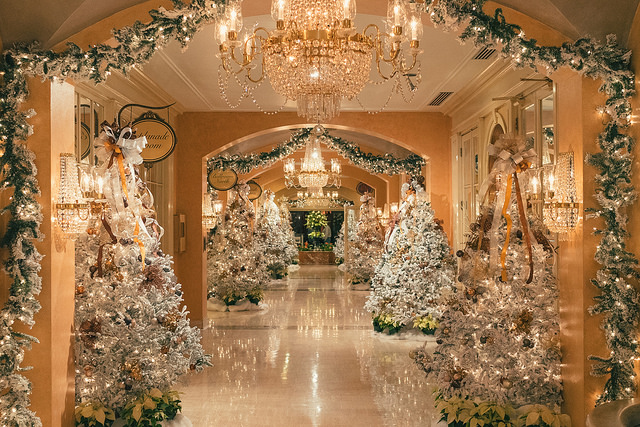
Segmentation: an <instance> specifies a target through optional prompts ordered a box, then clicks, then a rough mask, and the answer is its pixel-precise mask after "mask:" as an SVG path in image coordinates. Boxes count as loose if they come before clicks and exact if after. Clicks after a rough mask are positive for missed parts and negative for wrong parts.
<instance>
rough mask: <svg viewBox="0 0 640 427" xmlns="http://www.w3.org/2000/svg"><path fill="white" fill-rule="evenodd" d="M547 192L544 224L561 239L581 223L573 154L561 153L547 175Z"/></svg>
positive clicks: (543, 209) (543, 211) (544, 206)
mask: <svg viewBox="0 0 640 427" xmlns="http://www.w3.org/2000/svg"><path fill="white" fill-rule="evenodd" d="M546 175H547V176H546V177H545V180H546V181H547V189H548V190H547V192H546V196H547V197H545V201H544V205H543V208H542V217H543V220H544V224H545V225H546V226H547V228H549V230H550V231H551V232H554V233H560V236H561V238H563V239H564V238H565V237H566V233H569V232H570V231H572V230H574V229H575V228H576V226H577V225H578V222H579V221H580V204H581V201H580V200H578V196H577V193H576V180H575V169H574V159H573V152H569V153H559V154H558V162H557V164H556V166H555V173H554V171H553V168H549V170H548V172H547V173H546Z"/></svg>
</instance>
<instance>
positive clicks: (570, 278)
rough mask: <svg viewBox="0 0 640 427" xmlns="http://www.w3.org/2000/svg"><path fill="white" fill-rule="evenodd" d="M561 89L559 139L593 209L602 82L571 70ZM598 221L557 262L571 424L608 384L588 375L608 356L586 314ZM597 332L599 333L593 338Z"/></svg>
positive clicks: (564, 246) (561, 77)
mask: <svg viewBox="0 0 640 427" xmlns="http://www.w3.org/2000/svg"><path fill="white" fill-rule="evenodd" d="M553 78H554V81H555V82H556V84H557V94H556V100H557V108H558V115H557V129H558V131H557V139H558V144H559V146H558V149H559V151H560V152H564V151H569V150H573V152H574V155H575V159H576V162H575V164H576V184H577V190H578V194H579V195H584V208H589V207H594V206H595V200H594V198H593V197H591V195H592V194H594V176H595V173H596V171H595V169H593V168H592V167H590V166H584V165H583V162H582V161H581V160H582V159H584V156H585V154H586V153H588V152H595V151H597V146H596V137H597V135H598V133H599V132H600V131H601V130H602V123H601V121H600V118H599V117H598V115H597V114H596V112H595V108H596V106H597V105H600V104H601V103H602V102H603V98H602V95H600V94H599V93H598V92H597V90H598V87H599V85H600V83H599V82H596V81H593V80H591V79H584V78H582V77H580V76H579V75H577V74H576V73H573V72H571V71H568V70H563V71H561V72H558V73H556V74H554V76H553ZM599 222H600V221H599V220H587V221H583V222H582V223H581V224H580V225H579V227H578V229H577V230H576V231H575V232H574V233H572V234H571V236H570V239H569V240H568V241H567V242H561V244H560V250H559V260H558V284H559V290H560V301H559V304H560V317H561V342H562V351H563V364H564V366H563V378H564V385H565V411H566V412H567V413H569V414H570V415H571V418H572V421H573V425H584V423H585V417H586V415H587V414H588V413H589V412H590V411H591V410H592V409H593V407H594V404H595V396H596V395H597V394H598V393H600V392H602V388H603V385H604V380H603V379H602V378H596V377H593V376H591V375H590V370H591V362H590V361H588V360H587V358H588V356H589V355H591V354H597V355H601V356H606V355H607V353H608V351H607V348H606V343H605V340H604V336H603V334H602V331H601V330H600V329H599V323H600V321H601V318H600V317H593V316H591V315H590V314H589V313H588V312H587V308H588V307H589V306H591V305H592V303H593V297H594V296H595V295H596V294H597V289H596V288H595V287H594V286H592V285H591V283H590V281H589V280H590V279H591V278H593V277H595V272H596V270H597V268H598V264H597V263H596V262H595V261H594V254H595V248H596V246H597V244H598V240H599V239H598V238H597V237H595V236H593V235H592V233H591V230H592V229H593V227H596V226H600V225H601V224H600V223H599ZM594 331H597V333H594Z"/></svg>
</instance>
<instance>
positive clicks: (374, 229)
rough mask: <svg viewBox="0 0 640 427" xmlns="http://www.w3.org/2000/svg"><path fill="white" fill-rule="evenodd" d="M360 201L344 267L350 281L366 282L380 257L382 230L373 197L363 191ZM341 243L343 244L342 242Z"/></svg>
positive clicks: (372, 273) (369, 279)
mask: <svg viewBox="0 0 640 427" xmlns="http://www.w3.org/2000/svg"><path fill="white" fill-rule="evenodd" d="M360 201H361V202H362V204H361V205H360V219H359V220H358V224H357V225H356V233H355V236H354V238H353V241H352V242H351V244H350V257H349V259H348V261H347V262H346V263H345V268H346V271H347V272H348V273H349V274H351V275H352V278H351V282H352V283H354V284H357V283H366V284H368V283H369V282H370V281H371V278H372V277H373V275H374V273H375V269H376V267H377V266H378V263H379V262H380V258H381V257H382V248H383V246H384V232H383V230H382V226H381V225H380V221H379V220H378V215H377V212H376V206H375V199H374V198H373V197H371V195H370V194H368V193H365V194H364V195H363V196H362V197H361V198H360ZM342 244H343V245H344V242H342Z"/></svg>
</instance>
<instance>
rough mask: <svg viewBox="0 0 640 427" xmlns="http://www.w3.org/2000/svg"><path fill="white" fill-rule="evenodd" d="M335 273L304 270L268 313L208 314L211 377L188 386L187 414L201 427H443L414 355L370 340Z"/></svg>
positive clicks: (400, 345) (367, 321) (356, 301)
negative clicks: (439, 422)
mask: <svg viewBox="0 0 640 427" xmlns="http://www.w3.org/2000/svg"><path fill="white" fill-rule="evenodd" d="M367 294H368V292H367V291H353V290H350V289H349V287H348V285H347V284H346V283H344V281H343V275H342V273H341V272H340V271H339V270H338V269H337V268H336V267H333V266H303V267H302V268H301V269H300V270H299V271H298V272H296V273H293V274H291V275H290V276H289V278H288V279H286V280H283V281H277V282H273V283H272V284H271V285H270V287H269V289H268V290H267V291H266V292H265V302H266V303H267V304H268V305H269V308H268V309H267V310H264V311H261V312H255V311H254V312H236V313H229V312H227V313H221V312H211V311H210V312H209V327H208V328H207V329H205V330H204V331H203V344H204V346H205V349H206V350H207V352H208V353H211V354H212V355H213V358H212V362H213V365H214V366H213V367H211V368H208V369H206V370H205V371H204V372H202V373H200V374H197V375H195V376H192V377H191V379H190V381H189V383H188V385H185V386H182V387H181V388H180V389H181V391H183V395H182V401H183V413H184V414H185V415H186V416H187V417H189V418H190V419H191V421H192V422H193V425H194V426H195V427H203V426H207V427H208V426H247V427H249V426H314V427H316V426H368V427H375V426H398V427H400V426H407V427H409V426H427V427H428V426H430V425H434V426H435V425H436V423H435V421H434V414H433V403H432V399H431V396H430V394H431V393H430V390H431V387H430V386H429V385H428V384H427V383H426V381H425V380H424V376H423V374H422V373H421V372H419V371H418V370H417V369H416V368H415V367H414V365H413V361H412V360H411V359H410V358H409V352H410V351H411V350H412V349H414V348H416V347H417V346H418V345H422V342H420V341H418V340H416V339H415V338H413V339H411V338H407V339H403V340H398V339H391V338H389V337H380V336H378V335H377V334H375V333H373V331H372V328H371V317H370V314H369V313H367V312H365V311H364V310H363V308H362V306H363V304H364V300H365V298H366V296H367Z"/></svg>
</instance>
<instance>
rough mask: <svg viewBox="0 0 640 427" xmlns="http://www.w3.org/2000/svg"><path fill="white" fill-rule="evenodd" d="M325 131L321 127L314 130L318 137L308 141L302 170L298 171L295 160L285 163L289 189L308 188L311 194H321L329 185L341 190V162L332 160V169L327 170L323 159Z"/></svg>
mask: <svg viewBox="0 0 640 427" xmlns="http://www.w3.org/2000/svg"><path fill="white" fill-rule="evenodd" d="M323 131H324V130H323V129H322V128H321V127H320V126H316V129H315V130H314V132H315V133H316V136H315V137H312V138H310V139H309V140H308V141H307V144H306V147H305V151H304V159H302V164H301V165H300V170H296V161H295V160H294V159H287V160H285V161H284V178H285V185H286V186H287V188H307V189H308V192H309V193H311V194H321V193H322V187H326V186H327V185H330V186H334V187H336V188H340V185H341V184H342V183H341V180H340V172H341V170H342V168H341V166H340V161H339V160H338V159H335V158H334V159H331V169H330V170H327V169H326V167H325V164H324V159H323V158H322V149H321V147H320V135H322V133H323Z"/></svg>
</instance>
